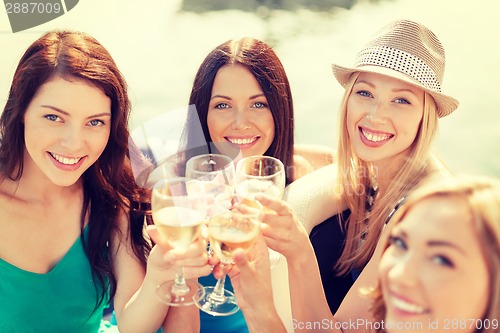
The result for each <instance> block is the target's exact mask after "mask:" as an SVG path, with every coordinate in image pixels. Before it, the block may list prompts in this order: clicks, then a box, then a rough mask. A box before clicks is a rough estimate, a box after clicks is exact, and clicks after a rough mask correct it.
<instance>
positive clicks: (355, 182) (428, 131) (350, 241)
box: [335, 73, 438, 275]
mask: <svg viewBox="0 0 500 333" xmlns="http://www.w3.org/2000/svg"><path fill="white" fill-rule="evenodd" d="M358 76H359V73H355V74H353V75H352V77H351V79H350V80H349V82H348V83H347V84H346V87H345V88H346V89H345V93H344V97H343V99H342V103H341V106H340V112H339V116H340V119H339V133H340V139H339V144H338V176H337V177H338V184H339V185H338V186H339V189H338V190H339V191H341V192H340V193H341V196H342V200H344V201H345V203H346V204H347V207H348V208H349V209H350V211H351V214H350V216H349V218H348V220H347V221H343V225H344V226H345V227H346V242H345V246H344V249H343V252H342V255H341V256H340V259H339V260H338V262H337V264H336V266H335V269H336V270H337V273H338V274H339V275H342V274H345V273H347V272H348V271H349V270H350V269H352V268H362V267H364V265H366V263H367V262H368V260H369V259H370V258H371V256H372V255H373V252H374V251H375V247H376V245H377V242H378V239H379V237H380V233H381V231H382V228H383V226H384V223H385V222H386V220H387V218H388V216H389V214H390V212H391V211H392V209H393V208H394V207H395V205H396V204H397V202H398V201H399V200H400V199H401V198H403V197H404V196H405V195H406V194H407V193H408V192H409V191H410V190H411V189H413V188H414V187H416V186H417V185H418V184H419V183H420V182H421V181H422V180H423V179H424V178H426V177H427V176H428V175H429V174H430V173H431V172H432V171H434V170H435V169H436V162H435V161H434V157H432V156H431V154H430V147H431V143H432V141H433V139H434V137H435V134H436V132H437V120H438V115H437V111H436V104H435V102H434V100H433V98H432V97H431V96H430V95H429V94H428V93H425V94H424V110H423V116H422V120H421V122H420V125H419V129H418V132H417V135H416V138H415V140H414V142H413V143H412V145H411V146H410V148H409V153H408V156H407V159H406V161H405V162H404V163H403V164H402V165H401V166H400V168H399V170H398V171H397V172H396V173H395V174H394V175H393V176H392V177H391V178H392V181H391V183H390V184H389V187H388V188H387V191H386V192H385V193H384V195H383V196H378V197H377V200H376V201H375V203H374V205H373V208H372V210H371V211H370V213H369V215H368V216H367V215H366V214H367V212H366V208H365V205H366V202H367V199H368V198H367V196H368V192H369V189H370V188H371V186H372V184H371V177H372V176H373V173H374V172H375V171H376V170H375V171H374V170H373V168H372V166H371V165H370V164H369V163H367V162H365V161H363V160H361V159H360V158H359V157H358V156H357V155H356V153H355V152H354V148H353V146H352V144H351V139H350V137H349V134H348V131H347V126H346V122H347V120H346V119H347V100H348V98H349V96H350V94H351V93H352V90H353V86H354V83H355V82H356V80H357V78H358ZM366 218H368V221H369V223H368V227H366V226H365V222H364V221H365V219H366ZM366 228H367V229H366ZM365 230H366V231H367V233H366V238H365V239H364V241H363V242H361V234H362V232H363V231H365ZM360 244H361V245H360Z"/></svg>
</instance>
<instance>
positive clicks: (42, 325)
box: [0, 228, 117, 333]
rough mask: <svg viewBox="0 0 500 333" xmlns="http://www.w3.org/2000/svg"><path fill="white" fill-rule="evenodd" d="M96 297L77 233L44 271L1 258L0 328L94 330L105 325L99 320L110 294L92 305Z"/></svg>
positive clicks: (52, 331) (46, 332) (93, 332)
mask: <svg viewBox="0 0 500 333" xmlns="http://www.w3.org/2000/svg"><path fill="white" fill-rule="evenodd" d="M84 232H86V228H85V231H84ZM97 299H98V298H97V292H96V289H95V287H94V282H93V279H92V273H91V270H90V263H89V261H88V259H87V256H86V255H85V252H84V251H83V245H82V241H81V238H80V237H78V239H77V240H76V241H75V243H74V244H73V246H72V247H71V248H70V249H69V250H68V252H67V253H66V254H65V256H64V257H63V258H62V259H61V261H59V262H58V263H57V265H56V266H55V267H54V268H53V269H52V270H51V271H50V272H48V273H47V274H37V273H32V272H28V271H25V270H22V269H20V268H18V267H16V266H14V265H12V264H10V263H8V262H6V261H4V260H3V259H0V332H9V333H10V332H23V333H30V332H44V333H55V332H72V333H97V332H99V331H102V330H104V329H105V327H106V326H108V325H102V323H101V320H102V316H103V310H104V308H105V307H106V306H107V305H108V303H109V295H106V296H105V297H104V300H103V302H102V303H101V304H100V306H99V307H98V308H95V306H96V300H97ZM94 308H95V309H94ZM116 332H117V331H116Z"/></svg>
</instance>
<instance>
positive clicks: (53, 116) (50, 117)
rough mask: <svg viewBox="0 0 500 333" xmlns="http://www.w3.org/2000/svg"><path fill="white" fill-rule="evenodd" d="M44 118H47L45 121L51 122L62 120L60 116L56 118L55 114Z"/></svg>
mask: <svg viewBox="0 0 500 333" xmlns="http://www.w3.org/2000/svg"><path fill="white" fill-rule="evenodd" d="M44 117H45V119H47V120H50V121H58V120H60V119H61V118H59V117H58V116H56V115H55V114H48V115H45V116H44Z"/></svg>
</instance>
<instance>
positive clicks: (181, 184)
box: [151, 177, 206, 306]
mask: <svg viewBox="0 0 500 333" xmlns="http://www.w3.org/2000/svg"><path fill="white" fill-rule="evenodd" d="M151 209H152V213H153V221H154V224H155V225H156V227H157V228H158V231H159V233H160V236H161V237H162V238H163V239H164V240H165V241H167V242H168V243H169V244H171V245H172V246H173V247H174V248H186V247H187V246H188V245H189V244H190V243H191V242H192V241H193V240H194V239H195V238H196V236H197V235H198V233H199V229H200V227H201V225H202V224H203V222H204V221H206V197H205V195H204V194H203V187H202V186H201V185H200V184H199V182H198V181H196V180H193V179H190V178H185V177H178V178H171V179H168V180H167V179H163V180H160V181H158V182H157V183H155V185H154V187H153V194H152V200H151ZM202 292H203V288H202V287H201V285H200V284H199V283H197V282H195V281H186V280H185V279H184V275H183V270H182V267H180V268H179V272H178V273H177V274H176V277H175V280H174V281H167V282H164V283H163V284H161V285H160V286H159V287H158V289H157V294H158V297H159V298H160V300H161V301H162V302H164V303H165V304H168V305H173V306H181V305H191V304H193V303H194V301H195V299H194V297H203V294H202Z"/></svg>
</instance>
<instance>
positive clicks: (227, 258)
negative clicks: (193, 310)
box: [196, 208, 261, 316]
mask: <svg viewBox="0 0 500 333" xmlns="http://www.w3.org/2000/svg"><path fill="white" fill-rule="evenodd" d="M260 216H261V211H260V210H258V209H248V210H246V211H245V212H243V211H241V210H239V209H237V208H231V209H227V210H225V211H221V210H219V214H217V215H215V216H212V217H211V218H210V220H209V222H208V233H209V237H210V246H211V248H212V250H213V251H214V252H215V254H216V255H217V256H218V258H219V259H220V261H221V264H222V265H224V266H227V265H232V264H233V259H232V253H233V251H234V250H235V249H237V248H241V249H243V250H245V251H248V250H249V249H250V248H251V247H252V245H253V243H254V242H255V239H256V238H257V235H258V234H259V232H260V227H259V225H260ZM225 279H226V274H225V273H224V275H223V277H222V278H221V279H219V280H218V281H217V284H216V285H215V287H205V289H206V294H205V297H203V298H200V300H199V301H197V302H196V304H197V305H198V307H199V308H200V309H201V310H202V311H205V312H206V313H209V314H211V315H213V316H228V315H231V314H233V313H235V312H236V311H238V309H239V307H238V304H237V303H236V298H235V296H234V294H233V293H232V292H230V291H228V290H226V289H224V282H225ZM207 288H208V289H207Z"/></svg>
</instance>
